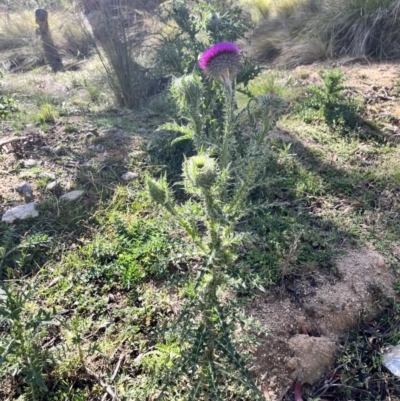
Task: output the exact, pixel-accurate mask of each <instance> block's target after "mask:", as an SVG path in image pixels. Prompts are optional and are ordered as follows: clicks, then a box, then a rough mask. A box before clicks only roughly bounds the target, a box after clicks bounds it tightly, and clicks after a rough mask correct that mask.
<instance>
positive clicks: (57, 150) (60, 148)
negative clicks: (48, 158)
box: [53, 146, 66, 156]
mask: <svg viewBox="0 0 400 401" xmlns="http://www.w3.org/2000/svg"><path fill="white" fill-rule="evenodd" d="M53 152H54V153H55V154H56V155H57V156H63V155H65V154H66V151H65V148H64V147H63V146H56V147H55V148H53Z"/></svg>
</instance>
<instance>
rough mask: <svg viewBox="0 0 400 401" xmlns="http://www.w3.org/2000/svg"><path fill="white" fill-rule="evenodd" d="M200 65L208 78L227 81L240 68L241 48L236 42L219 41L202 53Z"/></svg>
mask: <svg viewBox="0 0 400 401" xmlns="http://www.w3.org/2000/svg"><path fill="white" fill-rule="evenodd" d="M199 66H200V68H201V69H202V70H203V71H204V72H205V74H206V75H207V77H208V78H210V79H223V80H224V81H225V82H227V81H228V80H230V79H232V78H234V77H235V75H236V74H237V73H238V71H239V69H240V66H241V63H240V49H239V48H238V47H237V46H236V45H235V44H234V43H230V42H221V43H217V44H215V45H213V46H211V47H210V48H209V49H207V50H206V51H205V52H204V53H203V54H202V55H201V57H200V60H199Z"/></svg>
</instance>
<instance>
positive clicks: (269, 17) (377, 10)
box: [253, 0, 400, 66]
mask: <svg viewBox="0 0 400 401" xmlns="http://www.w3.org/2000/svg"><path fill="white" fill-rule="evenodd" d="M256 3H258V2H256ZM262 4H263V6H264V8H262V9H261V12H260V13H259V14H258V28H257V29H256V30H255V33H254V37H253V41H254V47H255V49H256V52H257V56H258V57H259V58H261V59H264V60H275V61H276V62H277V63H278V64H281V65H288V66H295V65H300V64H308V63H311V62H313V61H316V60H321V59H325V58H328V57H338V56H351V57H374V58H397V57H399V56H400V48H399V45H398V40H397V38H398V36H399V27H398V18H399V12H400V1H399V0H349V1H346V0H321V1H315V0H292V1H289V0H287V1H284V2H278V1H276V2H272V1H265V2H263V3H262ZM253 9H254V7H253ZM259 9H260V7H259Z"/></svg>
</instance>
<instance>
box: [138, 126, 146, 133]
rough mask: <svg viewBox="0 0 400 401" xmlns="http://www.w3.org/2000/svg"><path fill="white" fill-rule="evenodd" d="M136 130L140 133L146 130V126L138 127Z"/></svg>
mask: <svg viewBox="0 0 400 401" xmlns="http://www.w3.org/2000/svg"><path fill="white" fill-rule="evenodd" d="M137 132H140V133H143V132H146V128H143V127H141V128H138V129H137Z"/></svg>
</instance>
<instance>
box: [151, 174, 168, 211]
mask: <svg viewBox="0 0 400 401" xmlns="http://www.w3.org/2000/svg"><path fill="white" fill-rule="evenodd" d="M146 184H147V191H148V192H149V194H150V198H151V200H152V201H153V202H154V203H158V204H159V205H164V204H165V202H166V201H167V199H168V185H167V181H166V178H165V176H164V177H162V178H161V179H160V180H154V179H152V178H147V180H146Z"/></svg>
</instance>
